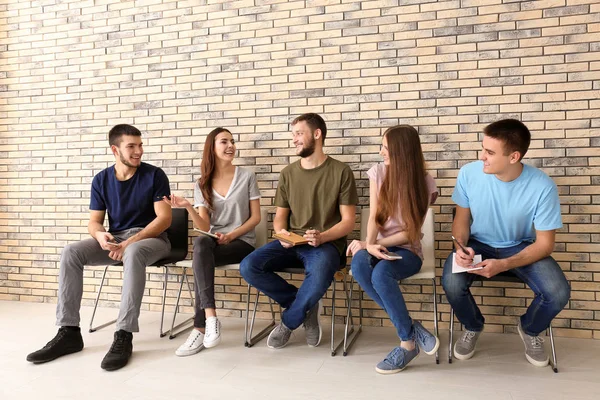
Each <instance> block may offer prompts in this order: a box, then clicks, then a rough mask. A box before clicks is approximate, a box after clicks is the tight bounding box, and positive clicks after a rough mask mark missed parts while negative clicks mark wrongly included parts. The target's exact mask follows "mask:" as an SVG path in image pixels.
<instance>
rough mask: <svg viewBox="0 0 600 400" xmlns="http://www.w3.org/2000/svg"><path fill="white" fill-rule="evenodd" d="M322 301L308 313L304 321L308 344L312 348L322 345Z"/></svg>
mask: <svg viewBox="0 0 600 400" xmlns="http://www.w3.org/2000/svg"><path fill="white" fill-rule="evenodd" d="M320 315H321V300H319V302H318V303H317V304H316V305H315V306H314V307H313V308H311V309H310V310H309V311H308V313H306V318H305V319H304V331H305V332H306V343H307V344H308V345H309V346H310V347H317V346H318V345H319V343H321V337H322V336H323V329H322V328H321V321H320V320H319V316H320Z"/></svg>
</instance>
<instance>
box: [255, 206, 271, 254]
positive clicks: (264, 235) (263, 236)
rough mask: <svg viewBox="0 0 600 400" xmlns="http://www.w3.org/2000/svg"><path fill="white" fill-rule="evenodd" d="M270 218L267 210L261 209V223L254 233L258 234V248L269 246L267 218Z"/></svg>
mask: <svg viewBox="0 0 600 400" xmlns="http://www.w3.org/2000/svg"><path fill="white" fill-rule="evenodd" d="M268 217H269V211H268V210H267V209H266V208H261V209H260V222H259V224H258V225H256V228H255V230H254V232H256V248H257V249H258V248H259V247H262V246H264V245H265V244H267V239H268V230H267V218H268Z"/></svg>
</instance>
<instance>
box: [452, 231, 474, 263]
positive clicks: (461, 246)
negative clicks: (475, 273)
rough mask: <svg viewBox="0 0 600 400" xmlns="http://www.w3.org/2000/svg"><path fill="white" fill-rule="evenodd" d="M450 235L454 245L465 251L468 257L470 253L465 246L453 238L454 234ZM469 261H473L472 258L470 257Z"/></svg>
mask: <svg viewBox="0 0 600 400" xmlns="http://www.w3.org/2000/svg"><path fill="white" fill-rule="evenodd" d="M451 237H452V240H453V241H454V243H456V245H457V246H458V247H460V249H461V250H462V251H463V253H465V254H466V255H467V256H469V257H470V256H471V254H470V253H469V252H468V251H467V249H465V248H464V247H463V245H462V244H460V242H459V241H458V240H456V238H455V237H454V236H451ZM471 262H473V259H471Z"/></svg>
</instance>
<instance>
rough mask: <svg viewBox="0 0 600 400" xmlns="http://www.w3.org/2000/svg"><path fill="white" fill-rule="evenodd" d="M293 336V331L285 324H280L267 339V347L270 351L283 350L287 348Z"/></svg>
mask: <svg viewBox="0 0 600 400" xmlns="http://www.w3.org/2000/svg"><path fill="white" fill-rule="evenodd" d="M291 334H292V330H291V329H290V328H288V327H287V326H285V325H284V324H283V322H282V323H280V324H279V325H277V326H276V327H275V328H274V329H273V330H272V331H271V333H270V334H269V337H268V339H267V347H269V348H270V349H281V348H283V347H285V345H286V344H287V342H288V340H290V335H291Z"/></svg>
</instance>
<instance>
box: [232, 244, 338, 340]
mask: <svg viewBox="0 0 600 400" xmlns="http://www.w3.org/2000/svg"><path fill="white" fill-rule="evenodd" d="M286 267H288V268H289V267H304V271H305V274H306V276H305V278H304V281H303V282H302V285H300V288H296V287H295V286H294V285H291V284H289V283H288V282H287V281H286V280H285V279H283V278H282V277H280V276H279V275H277V274H276V273H275V271H280V270H281V269H282V268H286ZM339 269H340V253H339V252H338V250H337V248H336V247H335V246H334V245H333V244H331V243H324V244H322V245H320V246H319V247H312V246H309V245H301V246H294V247H291V248H289V249H286V248H284V247H283V246H282V245H281V243H279V241H278V240H275V241H273V242H271V243H268V244H266V245H264V246H262V247H260V248H258V249H256V250H254V251H253V252H252V253H250V254H249V255H248V256H247V257H246V258H244V259H243V260H242V262H241V264H240V273H241V274H242V276H243V277H244V279H245V280H246V282H248V283H249V284H250V285H252V286H254V287H255V288H256V289H258V290H259V291H261V292H263V293H264V294H266V295H267V296H269V297H270V298H272V299H273V300H275V301H276V302H277V303H279V305H281V307H282V308H285V311H284V312H283V314H282V317H281V319H282V322H283V324H284V325H285V326H287V327H288V328H290V329H296V328H297V327H299V326H300V325H301V324H302V322H304V319H305V318H306V313H307V312H308V311H309V310H310V309H311V308H313V307H314V306H315V305H317V303H318V302H319V300H320V299H321V297H323V295H324V294H325V292H327V289H328V288H329V286H330V285H331V282H332V281H333V277H334V275H335V273H336V272H337V271H338V270H339Z"/></svg>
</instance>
